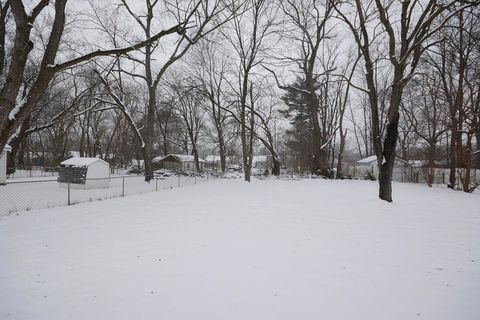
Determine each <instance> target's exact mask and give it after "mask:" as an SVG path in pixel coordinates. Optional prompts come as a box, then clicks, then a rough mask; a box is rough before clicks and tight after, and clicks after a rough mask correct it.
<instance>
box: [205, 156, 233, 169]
mask: <svg viewBox="0 0 480 320" xmlns="http://www.w3.org/2000/svg"><path fill="white" fill-rule="evenodd" d="M234 160H235V158H234V157H231V156H226V157H225V166H226V167H228V166H230V165H232V164H234ZM205 167H206V168H210V169H220V167H221V164H220V156H217V155H208V156H207V157H206V158H205Z"/></svg>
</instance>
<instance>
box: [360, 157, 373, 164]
mask: <svg viewBox="0 0 480 320" xmlns="http://www.w3.org/2000/svg"><path fill="white" fill-rule="evenodd" d="M373 161H377V156H370V157H367V158H363V159H361V160H358V161H357V163H370V162H373Z"/></svg>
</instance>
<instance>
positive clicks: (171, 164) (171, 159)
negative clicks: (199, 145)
mask: <svg viewBox="0 0 480 320" xmlns="http://www.w3.org/2000/svg"><path fill="white" fill-rule="evenodd" d="M152 162H153V163H154V164H155V166H156V167H158V168H159V169H168V170H181V171H195V170H196V167H195V157H194V156H193V155H186V154H169V155H167V156H165V157H156V158H153V159H152ZM204 164H205V160H203V159H200V158H198V166H199V168H200V170H203V168H204Z"/></svg>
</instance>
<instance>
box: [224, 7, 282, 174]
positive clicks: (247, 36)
mask: <svg viewBox="0 0 480 320" xmlns="http://www.w3.org/2000/svg"><path fill="white" fill-rule="evenodd" d="M246 5H247V8H248V10H247V11H246V12H245V13H244V14H243V15H241V16H237V17H235V18H234V19H233V20H232V23H231V25H232V28H231V30H230V31H231V33H233V34H225V37H226V39H227V40H228V41H230V43H231V45H232V48H233V49H234V51H235V53H236V56H237V57H236V58H237V59H238V60H239V61H238V65H237V70H236V73H237V74H236V75H235V78H236V79H235V82H234V81H230V82H229V83H230V86H231V88H232V90H233V91H234V92H235V96H236V101H237V104H238V119H239V122H240V139H241V143H242V157H243V172H244V177H245V181H248V182H250V175H251V168H252V160H253V145H254V134H253V132H254V131H255V113H254V107H255V106H254V103H253V102H254V101H255V93H254V89H253V85H254V82H253V80H252V79H253V78H254V75H253V72H254V69H255V68H256V67H257V66H258V65H259V64H260V63H261V61H262V56H261V55H262V53H264V51H265V49H266V47H267V45H268V44H267V43H266V42H267V41H268V39H267V38H268V37H269V36H270V35H272V32H273V25H274V22H275V14H276V12H275V7H274V5H273V3H272V2H271V1H269V0H249V1H247V3H246Z"/></svg>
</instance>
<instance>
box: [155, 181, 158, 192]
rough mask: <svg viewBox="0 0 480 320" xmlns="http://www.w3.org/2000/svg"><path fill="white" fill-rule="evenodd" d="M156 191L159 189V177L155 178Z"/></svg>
mask: <svg viewBox="0 0 480 320" xmlns="http://www.w3.org/2000/svg"><path fill="white" fill-rule="evenodd" d="M155 191H158V179H157V178H155Z"/></svg>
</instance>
